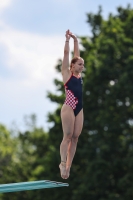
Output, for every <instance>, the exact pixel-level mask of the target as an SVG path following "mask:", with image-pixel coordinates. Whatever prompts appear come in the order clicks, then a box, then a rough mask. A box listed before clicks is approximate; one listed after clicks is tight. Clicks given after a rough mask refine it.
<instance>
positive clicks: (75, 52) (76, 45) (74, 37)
mask: <svg viewBox="0 0 133 200" xmlns="http://www.w3.org/2000/svg"><path fill="white" fill-rule="evenodd" d="M69 34H70V36H71V37H72V38H73V41H74V57H76V56H80V51H79V45H78V39H77V37H76V36H75V35H74V34H73V33H71V32H70V33H69Z"/></svg>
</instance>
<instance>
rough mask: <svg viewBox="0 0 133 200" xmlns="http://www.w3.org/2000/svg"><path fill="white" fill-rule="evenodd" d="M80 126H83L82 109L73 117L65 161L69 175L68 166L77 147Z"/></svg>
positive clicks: (69, 166)
mask: <svg viewBox="0 0 133 200" xmlns="http://www.w3.org/2000/svg"><path fill="white" fill-rule="evenodd" d="M82 127H83V109H82V110H81V111H80V113H79V114H78V115H77V116H76V118H75V124H74V131H73V135H72V139H71V142H70V144H69V148H68V155H67V163H66V170H67V176H69V173H70V168H71V165H72V161H73V158H74V155H75V152H76V148H77V142H78V137H79V135H80V133H81V131H82Z"/></svg>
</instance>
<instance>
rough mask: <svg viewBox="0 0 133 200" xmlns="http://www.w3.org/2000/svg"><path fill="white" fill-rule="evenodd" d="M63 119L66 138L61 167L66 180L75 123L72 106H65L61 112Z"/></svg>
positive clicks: (62, 145)
mask: <svg viewBox="0 0 133 200" xmlns="http://www.w3.org/2000/svg"><path fill="white" fill-rule="evenodd" d="M61 119H62V128H63V133H64V136H63V140H62V142H61V145H60V155H61V163H60V165H59V167H60V171H61V177H62V178H64V179H66V178H68V176H67V174H66V161H67V153H68V147H69V144H70V142H71V137H72V135H73V130H74V121H75V116H74V112H73V110H72V108H71V107H70V106H68V105H63V107H62V110H61Z"/></svg>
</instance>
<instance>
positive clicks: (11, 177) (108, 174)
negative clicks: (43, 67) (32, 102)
mask: <svg viewBox="0 0 133 200" xmlns="http://www.w3.org/2000/svg"><path fill="white" fill-rule="evenodd" d="M117 10H118V12H117V14H116V15H112V14H110V15H109V16H108V19H107V20H104V19H103V17H102V9H101V8H99V11H98V13H97V14H95V15H94V14H92V13H89V14H87V22H88V24H89V26H90V27H91V30H92V36H91V37H88V38H87V37H81V38H80V40H81V44H82V47H83V48H82V49H83V50H82V51H81V57H83V58H84V60H85V71H84V72H83V82H84V84H83V87H84V88H83V99H84V127H83V131H82V134H81V136H80V138H79V142H78V148H77V152H76V155H75V158H74V161H73V165H72V169H71V174H70V178H69V179H68V180H62V179H61V177H60V172H59V163H60V153H59V147H60V143H61V140H62V137H63V133H62V125H61V118H60V110H61V106H62V104H63V102H64V98H65V94H64V86H63V83H62V81H60V80H57V79H55V81H54V84H55V85H56V87H57V92H55V94H53V93H51V92H48V98H49V99H50V100H51V101H52V102H55V103H57V109H56V110H55V111H54V112H53V113H49V114H48V122H50V123H52V127H51V128H50V129H49V132H48V133H46V132H45V131H44V130H43V129H42V128H37V127H36V117H35V116H34V115H33V116H32V117H31V120H32V123H29V121H27V124H28V125H30V129H29V130H28V131H25V132H24V133H19V135H18V137H16V138H12V137H11V136H10V132H9V131H8V130H7V129H6V128H5V127H4V126H2V125H0V155H1V158H0V164H1V165H0V178H1V179H0V182H1V183H8V182H21V181H31V180H56V181H61V182H68V183H69V184H70V186H69V188H66V187H65V188H56V189H46V190H35V191H27V192H18V193H12V194H2V195H1V196H0V200H9V199H12V200H18V199H19V200H21V199H22V200H23V199H29V200H33V199H36V200H40V199H44V198H46V199H49V200H53V199H62V200H68V199H70V200H78V199H79V200H81V199H90V200H131V199H132V198H133V190H132V188H133V173H132V169H133V95H132V93H133V86H132V85H133V78H132V77H133V67H132V66H133V37H132V36H133V26H132V24H133V10H132V9H131V8H130V6H128V7H127V8H126V9H124V8H121V7H119V8H118V9H117ZM61 64H62V61H61V60H59V61H58V63H57V66H56V70H57V71H58V72H59V73H60V67H61Z"/></svg>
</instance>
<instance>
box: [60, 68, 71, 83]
mask: <svg viewBox="0 0 133 200" xmlns="http://www.w3.org/2000/svg"><path fill="white" fill-rule="evenodd" d="M71 75H72V73H71V71H70V70H69V69H68V70H63V71H62V77H63V83H64V84H65V83H66V82H67V81H68V79H69V78H70V77H71Z"/></svg>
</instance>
